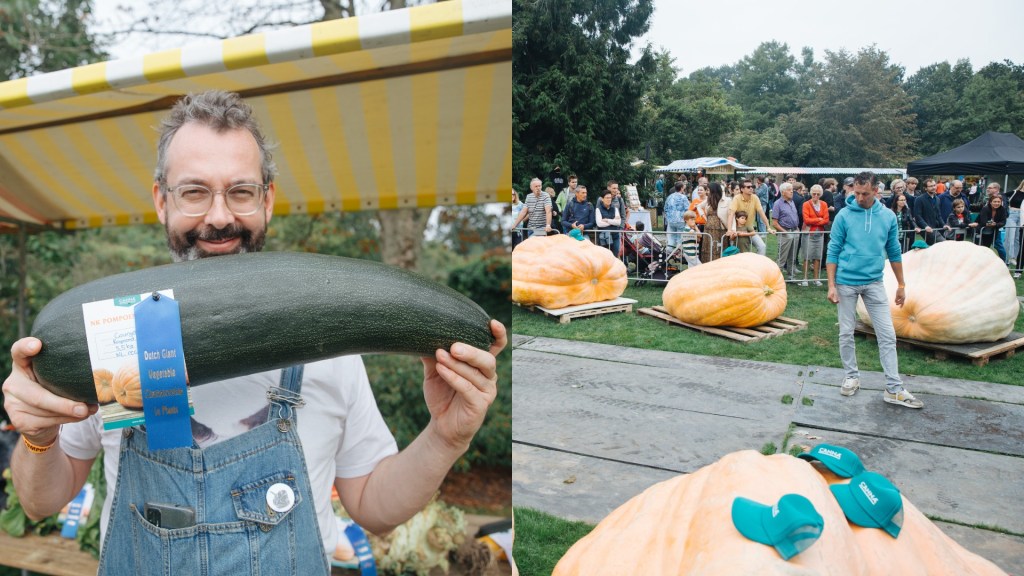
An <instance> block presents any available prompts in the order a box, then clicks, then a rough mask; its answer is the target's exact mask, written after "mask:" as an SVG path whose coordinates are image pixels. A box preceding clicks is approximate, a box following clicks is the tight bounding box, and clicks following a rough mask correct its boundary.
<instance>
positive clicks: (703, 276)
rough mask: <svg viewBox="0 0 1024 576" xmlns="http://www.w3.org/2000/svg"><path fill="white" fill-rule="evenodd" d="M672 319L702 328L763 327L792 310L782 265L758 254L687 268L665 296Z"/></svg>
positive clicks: (745, 254)
mask: <svg viewBox="0 0 1024 576" xmlns="http://www.w3.org/2000/svg"><path fill="white" fill-rule="evenodd" d="M661 298H662V302H663V303H664V305H665V308H666V309H667V310H668V312H669V314H671V315H673V316H675V317H676V318H679V319H680V320H682V321H683V322H686V323H688V324H696V325H698V326H735V327H737V328H749V327H751V326H760V325H761V324H764V323H765V322H770V321H772V320H774V319H776V318H778V317H779V316H780V315H781V314H782V313H783V312H784V311H785V310H786V280H785V278H783V276H782V271H781V270H779V266H778V264H776V263H775V261H774V260H772V259H771V258H766V257H764V256H761V255H759V254H754V253H752V252H745V253H743V254H735V255H733V256H728V257H726V258H720V259H718V260H713V261H711V262H708V263H707V264H701V265H700V266H695V267H693V268H687V269H686V270H685V271H683V272H682V273H681V274H677V275H676V276H673V277H672V280H670V281H669V283H668V286H666V287H665V291H664V293H663V294H662V296H661Z"/></svg>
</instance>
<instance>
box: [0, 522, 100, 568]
mask: <svg viewBox="0 0 1024 576" xmlns="http://www.w3.org/2000/svg"><path fill="white" fill-rule="evenodd" d="M0 564H2V565H4V566H11V567H14V568H21V569H23V570H31V571H32V572H38V573H40V574H52V575H53V576H83V575H89V576H95V574H96V571H97V570H98V569H99V561H97V560H96V559H95V558H93V557H92V555H91V554H89V553H88V552H83V551H82V550H80V549H79V547H78V542H76V541H75V540H73V539H68V538H61V537H60V536H57V535H52V536H37V535H35V534H28V535H26V536H24V537H22V538H15V537H13V536H10V535H9V534H7V533H6V532H4V531H3V530H0Z"/></svg>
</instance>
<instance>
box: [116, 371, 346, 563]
mask: <svg viewBox="0 0 1024 576" xmlns="http://www.w3.org/2000/svg"><path fill="white" fill-rule="evenodd" d="M301 390H302V366H296V367H293V368H288V369H285V370H283V371H282V373H281V386H280V387H273V388H270V389H269V390H268V391H267V398H268V399H269V400H270V416H269V418H268V419H267V422H265V423H263V424H261V425H259V426H257V427H256V428H253V429H252V430H250V431H249V432H246V433H243V434H241V435H239V436H235V437H234V438H230V439H228V440H225V441H223V442H220V443H218V444H214V445H213V446H209V447H207V448H199V447H198V445H196V444H195V442H194V441H193V444H192V447H191V448H173V449H169V450H160V451H154V452H150V451H149V450H148V449H147V447H146V431H145V430H144V429H142V428H126V429H125V431H124V435H123V437H122V439H121V455H120V468H119V469H118V478H117V490H116V493H115V494H114V500H113V504H112V509H111V514H110V524H109V526H108V527H107V535H106V539H105V540H104V545H103V556H102V558H101V561H100V568H99V574H101V575H106V574H110V575H115V576H123V575H127V574H137V575H149V574H163V575H168V576H169V575H172V574H173V575H183V574H187V575H190V576H191V575H195V576H207V575H215V574H231V575H235V574H251V575H253V576H256V575H261V574H262V575H266V576H278V575H288V574H302V576H315V575H327V574H328V571H329V568H328V565H327V556H326V553H325V552H324V547H323V541H322V539H321V537H320V527H319V525H318V523H317V518H316V512H315V507H314V501H313V495H312V491H311V490H310V486H309V477H308V475H307V474H306V461H305V458H304V457H303V454H302V446H301V443H300V442H299V435H298V433H297V431H296V429H295V425H296V414H295V410H294V408H296V407H300V406H302V405H303V402H302V396H301V395H300V392H301ZM147 502H148V503H162V504H172V505H176V506H185V507H189V508H192V509H193V510H194V511H195V524H194V525H193V526H188V527H184V528H173V529H168V528H159V527H157V526H154V525H153V524H151V523H150V522H149V521H148V520H147V519H146V518H145V516H144V514H143V510H144V506H145V504H146V503H147Z"/></svg>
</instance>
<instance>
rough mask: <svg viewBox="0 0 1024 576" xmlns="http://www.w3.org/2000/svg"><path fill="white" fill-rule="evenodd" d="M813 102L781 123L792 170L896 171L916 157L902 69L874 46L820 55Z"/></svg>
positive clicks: (911, 119) (912, 127) (912, 126)
mask: <svg viewBox="0 0 1024 576" xmlns="http://www.w3.org/2000/svg"><path fill="white" fill-rule="evenodd" d="M825 55H826V59H825V63H824V66H823V68H822V77H821V83H820V85H818V86H817V88H816V90H815V94H814V97H813V98H812V99H811V100H810V101H809V102H808V103H807V104H806V105H805V106H803V107H802V108H801V109H800V111H799V112H796V113H794V114H792V115H790V116H789V117H788V118H787V119H786V121H785V123H784V126H785V133H786V137H787V138H788V139H789V141H790V142H791V143H792V148H791V150H790V160H791V162H792V163H793V165H794V166H892V165H896V166H899V165H901V164H905V163H906V162H907V161H908V160H911V159H913V158H914V157H915V154H916V149H917V138H916V137H915V125H914V113H913V112H912V111H911V105H910V100H911V99H910V97H909V96H908V95H907V93H906V91H905V90H904V89H903V83H902V79H903V78H902V77H903V68H902V67H901V66H898V65H894V64H890V63H889V55H888V54H886V53H885V52H884V51H881V50H879V49H877V48H876V47H874V46H870V47H868V48H863V49H861V50H860V52H858V53H857V55H856V56H853V55H851V54H850V53H848V52H846V51H845V50H843V51H840V52H831V51H826V52H825Z"/></svg>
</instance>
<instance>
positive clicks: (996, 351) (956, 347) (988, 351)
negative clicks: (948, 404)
mask: <svg viewBox="0 0 1024 576" xmlns="http://www.w3.org/2000/svg"><path fill="white" fill-rule="evenodd" d="M855 331H856V332H859V333H861V334H864V335H867V336H870V337H871V338H874V337H875V331H874V329H873V328H872V327H871V326H868V325H867V324H865V323H863V322H860V321H858V322H857V325H856V327H855ZM896 344H897V346H899V347H900V348H908V347H909V348H922V349H925V350H930V351H932V355H933V356H934V357H935V358H936V359H938V360H945V359H947V358H949V357H951V356H952V357H957V358H962V359H965V360H970V361H971V363H972V364H974V365H975V366H984V365H985V364H987V363H988V362H989V360H991V359H993V358H996V359H1003V358H1011V357H1013V354H1014V353H1016V350H1017V349H1018V348H1024V334H1021V333H1020V332H1011V333H1010V334H1009V335H1007V336H1006V338H1003V339H1002V340H997V341H995V342H976V343H971V344H940V343H936V342H924V341H922V340H914V339H913V338H902V337H900V336H897V337H896Z"/></svg>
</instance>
